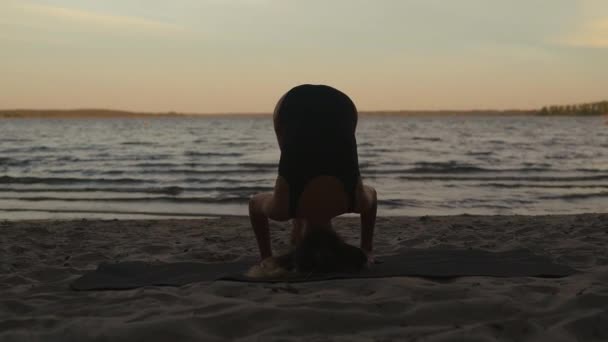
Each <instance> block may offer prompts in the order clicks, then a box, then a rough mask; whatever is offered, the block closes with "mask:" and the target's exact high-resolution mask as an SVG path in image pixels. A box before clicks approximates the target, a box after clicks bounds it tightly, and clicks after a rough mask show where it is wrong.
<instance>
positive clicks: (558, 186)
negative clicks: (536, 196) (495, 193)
mask: <svg viewBox="0 0 608 342" xmlns="http://www.w3.org/2000/svg"><path fill="white" fill-rule="evenodd" d="M475 185H476V186H481V187H494V188H543V189H544V188H546V189H575V188H606V189H608V184H530V183H525V184H522V183H514V184H509V183H479V184H475Z"/></svg>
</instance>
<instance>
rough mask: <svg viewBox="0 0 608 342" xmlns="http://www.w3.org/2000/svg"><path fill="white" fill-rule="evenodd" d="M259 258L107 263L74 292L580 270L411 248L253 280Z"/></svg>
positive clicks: (524, 255)
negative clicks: (341, 267) (342, 269)
mask: <svg viewBox="0 0 608 342" xmlns="http://www.w3.org/2000/svg"><path fill="white" fill-rule="evenodd" d="M255 262H256V259H254V258H245V259H241V260H239V261H236V262H230V263H212V264H210V263H196V262H177V263H155V264H153V263H147V262H138V261H132V262H120V263H115V264H101V265H99V266H98V267H97V269H96V270H94V271H91V272H89V273H86V274H84V275H83V276H82V277H80V278H78V279H76V280H75V281H74V282H72V284H71V288H72V289H74V290H126V289H134V288H138V287H144V286H181V285H185V284H189V283H195V282H204V281H214V280H227V281H240V282H266V283H276V282H309V281H320V280H330V279H349V278H383V277H426V278H454V277H466V276H489V277H548V278H557V277H565V276H568V275H571V274H574V273H577V271H576V270H575V269H572V268H570V267H568V266H565V265H560V264H556V263H554V262H553V261H551V260H550V259H549V258H546V257H541V256H538V255H534V254H533V253H531V252H530V251H528V250H525V249H519V250H511V251H506V252H489V251H483V250H475V249H405V250H401V251H399V253H398V254H396V255H390V256H383V257H381V258H380V260H379V263H378V264H375V265H373V266H372V267H371V268H369V269H365V270H363V271H361V272H358V273H325V274H314V273H313V274H290V275H289V276H286V277H281V278H271V279H268V278H264V279H260V278H248V277H246V276H245V275H244V273H245V272H246V271H247V270H248V269H249V268H250V267H251V266H253V265H254V264H255Z"/></svg>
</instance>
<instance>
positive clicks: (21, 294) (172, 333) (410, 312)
mask: <svg viewBox="0 0 608 342" xmlns="http://www.w3.org/2000/svg"><path fill="white" fill-rule="evenodd" d="M607 222H608V214H585V215H569V216H469V215H463V216H442V217H426V216H425V217H394V218H379V220H378V225H377V239H376V253H377V255H379V256H381V255H387V254H391V253H393V252H395V251H396V250H397V249H399V248H402V247H418V248H425V247H432V246H439V245H448V246H455V247H463V248H468V247H474V248H481V249H486V250H491V251H504V250H509V249H514V248H528V249H531V250H533V251H535V253H537V254H540V255H544V256H548V257H550V258H552V259H553V260H555V261H557V262H559V263H562V264H566V265H569V266H571V267H574V268H576V269H578V270H581V271H583V272H582V273H580V274H577V275H574V276H570V277H567V278H560V279H544V278H524V277H522V278H489V277H464V278H457V279H455V280H450V281H433V280H428V279H422V278H413V277H398V278H386V279H353V280H333V281H322V282H315V283H303V284H286V283H282V284H272V285H271V284H249V283H236V282H228V281H216V282H212V283H196V284H191V285H187V286H183V287H179V288H175V287H147V288H141V289H136V290H127V291H98V292H95V291H93V292H76V291H72V290H70V289H69V283H70V282H71V281H72V280H74V279H76V278H77V277H78V276H80V275H81V274H83V273H84V272H85V271H87V270H92V269H95V268H96V267H97V265H98V264H99V263H102V262H112V261H127V260H143V261H199V262H200V261H204V262H222V261H231V260H235V259H238V258H239V257H241V256H252V255H255V254H256V253H257V251H256V246H255V242H254V240H253V235H252V233H251V232H250V227H249V223H248V219H247V218H246V217H227V218H217V219H208V220H72V221H49V220H45V221H3V222H1V223H0V289H1V290H0V340H1V341H106V340H107V341H144V340H145V341H167V340H175V341H184V340H198V341H227V340H242V341H250V340H251V341H273V340H312V341H326V340H337V341H391V340H395V341H397V340H399V341H402V340H418V341H524V340H525V341H539V340H540V341H605V340H608V328H607V327H608V312H607V308H608V285H607V281H608V266H607V265H608V254H607V253H606V245H608V224H607ZM336 225H337V227H339V232H340V233H341V234H342V235H343V236H344V238H345V239H346V240H347V241H349V242H352V243H357V241H358V234H359V229H358V221H357V220H356V219H355V218H341V219H338V220H337V221H336ZM272 231H273V238H274V245H273V246H274V248H275V251H277V250H278V251H281V250H284V249H286V248H287V245H286V241H288V239H287V236H288V225H286V224H273V226H272Z"/></svg>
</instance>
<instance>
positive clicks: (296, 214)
mask: <svg viewBox="0 0 608 342" xmlns="http://www.w3.org/2000/svg"><path fill="white" fill-rule="evenodd" d="M273 120H274V130H275V133H276V135H277V140H278V143H279V148H280V149H281V159H280V162H279V175H278V177H277V179H276V183H275V186H274V191H273V192H267V193H261V194H257V195H255V196H253V197H252V198H251V200H250V202H249V217H250V219H251V225H252V227H253V230H254V233H255V236H256V240H257V243H258V247H259V250H260V256H261V259H262V260H265V259H267V258H270V257H271V256H272V249H271V245H270V233H269V229H268V219H272V220H275V221H287V220H289V219H293V230H292V235H291V242H292V245H294V246H295V245H297V244H298V243H299V242H300V241H301V240H302V237H303V236H305V235H306V234H309V233H310V232H312V231H316V230H330V231H331V230H332V226H331V219H332V218H334V217H336V216H339V215H342V214H345V213H351V212H353V213H358V214H360V215H361V249H362V250H363V251H364V252H365V254H366V255H367V260H368V263H369V262H372V260H373V259H372V257H371V256H372V243H373V234H374V226H375V222H376V208H377V199H376V191H375V190H374V189H373V188H372V187H369V186H366V185H363V183H362V181H361V177H360V174H359V163H358V158H357V142H356V139H355V129H356V126H357V109H356V107H355V105H354V103H353V102H352V101H351V100H350V99H349V98H348V96H346V95H345V94H344V93H342V92H340V91H339V90H336V89H334V88H332V87H329V86H325V85H308V84H305V85H300V86H297V87H295V88H293V89H291V90H290V91H288V92H287V93H286V94H285V95H283V97H282V98H281V99H280V100H279V102H278V103H277V106H276V108H275V111H274V115H273Z"/></svg>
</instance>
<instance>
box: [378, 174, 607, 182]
mask: <svg viewBox="0 0 608 342" xmlns="http://www.w3.org/2000/svg"><path fill="white" fill-rule="evenodd" d="M370 178H372V177H370ZM397 178H398V179H400V180H410V181H484V180H486V181H528V182H575V181H596V180H608V175H597V176H580V177H579V176H573V177H559V176H537V177H530V176H523V177H516V176H492V177H467V176H399V177H397Z"/></svg>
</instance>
